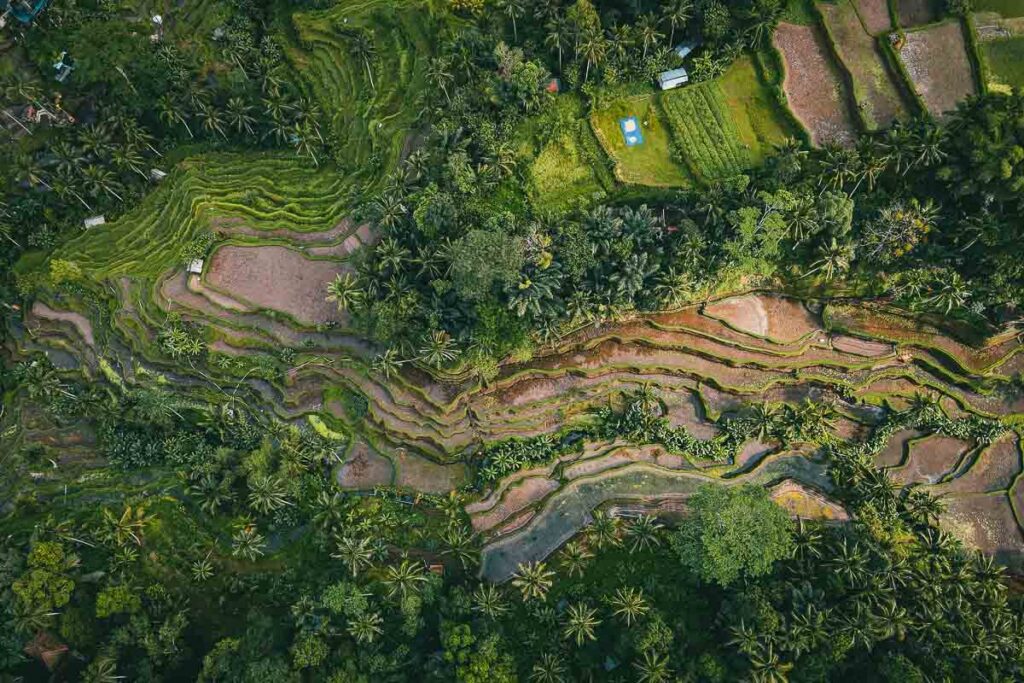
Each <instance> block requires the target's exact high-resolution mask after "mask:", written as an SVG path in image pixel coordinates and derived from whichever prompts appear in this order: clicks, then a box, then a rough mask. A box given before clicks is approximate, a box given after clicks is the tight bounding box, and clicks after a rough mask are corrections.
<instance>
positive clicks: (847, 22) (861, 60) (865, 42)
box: [818, 0, 907, 130]
mask: <svg viewBox="0 0 1024 683" xmlns="http://www.w3.org/2000/svg"><path fill="white" fill-rule="evenodd" d="M818 7H819V9H820V10H821V13H822V15H823V16H824V18H825V26H826V29H827V30H828V31H829V33H830V34H831V36H832V39H833V41H834V43H835V45H836V49H837V50H838V53H839V58H840V59H841V60H842V62H843V64H844V65H845V66H846V68H847V69H848V70H849V72H850V74H851V75H852V77H853V97H854V99H855V100H856V102H857V107H858V108H859V109H860V113H861V116H862V117H863V118H864V120H865V121H866V122H867V124H868V128H870V129H872V130H874V129H878V128H886V127H888V126H889V124H891V123H892V122H893V120H895V119H901V118H906V116H907V108H906V106H905V105H904V103H903V100H902V97H901V95H900V91H899V87H898V85H897V81H896V79H895V77H894V75H893V74H892V73H891V72H890V70H889V68H888V67H887V66H886V63H885V58H884V57H883V55H882V52H881V48H879V46H878V44H877V42H876V41H875V39H874V38H873V37H872V35H871V33H870V31H869V28H868V25H867V24H866V22H862V17H861V16H859V15H858V11H857V10H856V9H855V8H854V5H853V4H851V2H850V1H849V0H840V1H839V2H836V3H821V4H819V5H818Z"/></svg>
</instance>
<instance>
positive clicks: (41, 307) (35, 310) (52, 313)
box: [32, 301, 96, 346]
mask: <svg viewBox="0 0 1024 683" xmlns="http://www.w3.org/2000/svg"><path fill="white" fill-rule="evenodd" d="M32 315H34V316H36V317H38V318H42V319H44V320H59V321H61V322H66V323H70V324H71V325H72V326H73V327H74V328H75V329H76V330H77V331H78V335H79V336H80V337H81V338H82V341H84V342H85V343H86V344H87V345H89V346H95V345H96V340H95V338H94V337H93V333H92V323H91V322H89V319H88V318H86V317H85V316H84V315H82V314H81V313H75V312H74V311H58V310H56V309H53V308H50V307H49V306H47V305H46V304H44V303H43V302H42V301H36V302H35V303H33V304H32Z"/></svg>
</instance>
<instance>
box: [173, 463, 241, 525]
mask: <svg viewBox="0 0 1024 683" xmlns="http://www.w3.org/2000/svg"><path fill="white" fill-rule="evenodd" d="M185 492H186V493H187V494H188V495H190V496H193V497H195V498H198V499H199V507H200V508H201V509H202V510H203V511H204V512H206V513H207V514H210V515H213V514H216V513H217V511H218V510H219V509H220V508H222V507H224V506H226V505H229V504H230V503H231V501H233V500H234V498H235V494H234V492H233V491H232V490H231V482H230V480H229V479H227V478H224V479H219V478H217V477H216V476H215V475H214V474H213V473H211V472H206V473H204V474H203V475H202V476H200V477H199V479H198V480H195V481H193V482H192V483H190V484H189V485H188V487H187V488H186V489H185Z"/></svg>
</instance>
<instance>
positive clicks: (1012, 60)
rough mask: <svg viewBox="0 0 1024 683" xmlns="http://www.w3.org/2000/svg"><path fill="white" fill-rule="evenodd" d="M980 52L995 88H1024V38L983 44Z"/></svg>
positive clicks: (1019, 37)
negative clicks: (986, 63)
mask: <svg viewBox="0 0 1024 683" xmlns="http://www.w3.org/2000/svg"><path fill="white" fill-rule="evenodd" d="M1022 4H1024V3H1022ZM981 52H982V54H983V55H984V57H985V61H987V62H988V67H989V72H990V73H991V74H992V79H993V81H995V84H996V85H997V86H1000V85H1002V86H1009V87H1016V88H1020V87H1024V36H1018V37H1016V38H1006V39H1004V40H993V41H989V42H984V43H982V44H981Z"/></svg>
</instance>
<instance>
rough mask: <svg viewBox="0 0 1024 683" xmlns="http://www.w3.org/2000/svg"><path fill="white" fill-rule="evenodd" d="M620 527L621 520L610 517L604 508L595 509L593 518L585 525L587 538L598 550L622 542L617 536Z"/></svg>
mask: <svg viewBox="0 0 1024 683" xmlns="http://www.w3.org/2000/svg"><path fill="white" fill-rule="evenodd" d="M621 528H622V520H620V519H619V518H618V517H612V516H611V515H609V514H608V513H606V512H605V511H604V510H596V511H595V512H594V518H593V520H592V521H591V522H590V525H589V526H588V527H587V540H588V541H589V542H590V544H591V545H593V546H594V547H595V548H597V549H598V550H603V549H604V548H607V547H610V546H617V545H619V544H620V543H621V542H622V539H621V538H619V531H620V530H621Z"/></svg>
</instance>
